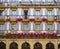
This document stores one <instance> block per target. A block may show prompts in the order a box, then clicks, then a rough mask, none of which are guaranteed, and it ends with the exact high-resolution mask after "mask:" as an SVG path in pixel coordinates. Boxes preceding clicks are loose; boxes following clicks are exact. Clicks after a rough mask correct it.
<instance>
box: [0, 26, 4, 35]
mask: <svg viewBox="0 0 60 49" xmlns="http://www.w3.org/2000/svg"><path fill="white" fill-rule="evenodd" d="M3 30H4V25H0V34H3V33H4V31H3Z"/></svg>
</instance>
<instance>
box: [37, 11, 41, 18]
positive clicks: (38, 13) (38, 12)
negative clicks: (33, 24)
mask: <svg viewBox="0 0 60 49" xmlns="http://www.w3.org/2000/svg"><path fill="white" fill-rule="evenodd" d="M36 19H40V11H36Z"/></svg>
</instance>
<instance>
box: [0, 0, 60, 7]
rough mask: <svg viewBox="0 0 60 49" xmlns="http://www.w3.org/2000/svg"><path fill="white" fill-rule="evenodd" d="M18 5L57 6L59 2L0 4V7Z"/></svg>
mask: <svg viewBox="0 0 60 49" xmlns="http://www.w3.org/2000/svg"><path fill="white" fill-rule="evenodd" d="M20 5H27V6H29V5H52V6H56V5H57V6H59V5H60V2H32V1H31V2H0V6H20Z"/></svg>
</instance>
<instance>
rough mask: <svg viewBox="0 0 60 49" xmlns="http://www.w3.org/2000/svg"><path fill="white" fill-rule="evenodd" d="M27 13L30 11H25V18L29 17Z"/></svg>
mask: <svg viewBox="0 0 60 49" xmlns="http://www.w3.org/2000/svg"><path fill="white" fill-rule="evenodd" d="M27 13H28V11H24V15H25V17H24V18H25V19H27Z"/></svg>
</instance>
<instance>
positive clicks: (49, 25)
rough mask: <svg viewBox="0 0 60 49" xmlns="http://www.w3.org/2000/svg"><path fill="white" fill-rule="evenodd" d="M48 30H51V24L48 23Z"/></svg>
mask: <svg viewBox="0 0 60 49" xmlns="http://www.w3.org/2000/svg"><path fill="white" fill-rule="evenodd" d="M48 31H49V32H51V31H52V24H48Z"/></svg>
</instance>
